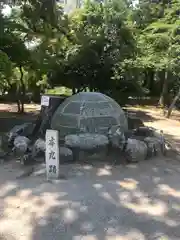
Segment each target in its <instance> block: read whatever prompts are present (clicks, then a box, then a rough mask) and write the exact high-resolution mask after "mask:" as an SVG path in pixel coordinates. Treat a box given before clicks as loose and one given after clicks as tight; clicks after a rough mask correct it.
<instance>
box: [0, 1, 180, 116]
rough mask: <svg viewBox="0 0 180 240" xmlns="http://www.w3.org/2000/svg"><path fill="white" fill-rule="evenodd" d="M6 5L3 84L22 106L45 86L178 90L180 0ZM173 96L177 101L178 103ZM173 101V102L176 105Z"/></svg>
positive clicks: (1, 24) (120, 96) (120, 94)
mask: <svg viewBox="0 0 180 240" xmlns="http://www.w3.org/2000/svg"><path fill="white" fill-rule="evenodd" d="M4 4H7V3H6V1H4V2H2V1H1V4H0V31H1V34H0V79H1V82H0V88H1V91H2V92H4V91H7V92H8V93H10V94H11V96H13V98H14V100H15V101H17V102H18V103H19V105H20V107H19V111H23V108H22V109H21V104H22V106H23V103H24V101H25V96H26V92H27V91H30V92H32V94H33V96H34V98H35V97H37V98H38V97H39V96H40V93H41V92H43V91H45V89H47V88H53V87H55V86H64V87H67V88H70V89H72V91H73V93H76V92H78V91H88V90H90V91H100V92H103V93H106V94H107V95H110V96H112V97H114V98H115V99H116V100H118V101H120V102H121V103H126V100H127V98H128V97H130V96H131V97H132V96H136V97H138V96H148V97H159V104H160V105H161V106H162V107H165V106H170V104H171V102H172V101H173V99H174V98H176V101H175V103H176V102H177V100H178V97H177V94H178V93H179V92H180V81H179V73H180V70H179V56H180V55H179V53H180V47H179V46H180V45H179V44H180V35H179V33H180V29H179V26H180V24H179V23H180V18H179V16H180V10H179V9H180V1H178V0H167V1H166V0H159V1H154V0H139V2H138V3H136V4H134V2H132V3H130V2H129V1H126V0H120V1H119V0H112V1H110V0H109V1H108V0H106V1H104V2H102V1H85V3H84V4H83V6H82V7H81V8H78V9H74V10H73V11H72V12H71V13H69V14H68V15H67V14H66V13H65V12H64V11H63V6H61V5H60V3H59V2H58V1H54V0H52V1H42V0H37V1H34V0H29V1H11V2H8V4H9V6H10V7H11V12H10V13H9V14H4V11H3V8H4ZM173 102H174V101H173ZM171 107H172V104H171Z"/></svg>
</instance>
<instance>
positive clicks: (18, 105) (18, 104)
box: [17, 100, 21, 113]
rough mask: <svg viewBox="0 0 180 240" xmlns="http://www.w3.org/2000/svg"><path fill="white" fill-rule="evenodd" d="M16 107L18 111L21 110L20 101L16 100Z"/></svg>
mask: <svg viewBox="0 0 180 240" xmlns="http://www.w3.org/2000/svg"><path fill="white" fill-rule="evenodd" d="M17 108H18V113H20V112H21V102H20V101H19V100H17Z"/></svg>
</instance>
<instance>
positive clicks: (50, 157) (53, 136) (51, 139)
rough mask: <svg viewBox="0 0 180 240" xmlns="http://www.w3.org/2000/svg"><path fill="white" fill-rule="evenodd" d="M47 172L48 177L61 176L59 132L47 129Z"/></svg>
mask: <svg viewBox="0 0 180 240" xmlns="http://www.w3.org/2000/svg"><path fill="white" fill-rule="evenodd" d="M46 173H47V179H58V178H59V132H58V131H56V130H47V131H46Z"/></svg>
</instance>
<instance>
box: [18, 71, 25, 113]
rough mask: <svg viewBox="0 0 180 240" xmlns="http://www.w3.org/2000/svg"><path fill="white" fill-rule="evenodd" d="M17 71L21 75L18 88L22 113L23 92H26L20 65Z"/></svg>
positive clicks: (21, 111) (22, 111)
mask: <svg viewBox="0 0 180 240" xmlns="http://www.w3.org/2000/svg"><path fill="white" fill-rule="evenodd" d="M19 71H20V73H21V77H20V83H21V88H20V91H21V93H20V101H21V110H20V113H24V100H25V94H26V88H25V84H24V82H23V76H24V75H23V70H22V66H20V67H19Z"/></svg>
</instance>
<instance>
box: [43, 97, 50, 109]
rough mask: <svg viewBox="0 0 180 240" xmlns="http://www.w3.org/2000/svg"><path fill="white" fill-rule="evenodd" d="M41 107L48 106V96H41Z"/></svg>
mask: <svg viewBox="0 0 180 240" xmlns="http://www.w3.org/2000/svg"><path fill="white" fill-rule="evenodd" d="M41 106H46V107H48V106H49V96H42V97H41Z"/></svg>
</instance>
